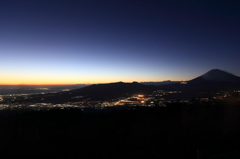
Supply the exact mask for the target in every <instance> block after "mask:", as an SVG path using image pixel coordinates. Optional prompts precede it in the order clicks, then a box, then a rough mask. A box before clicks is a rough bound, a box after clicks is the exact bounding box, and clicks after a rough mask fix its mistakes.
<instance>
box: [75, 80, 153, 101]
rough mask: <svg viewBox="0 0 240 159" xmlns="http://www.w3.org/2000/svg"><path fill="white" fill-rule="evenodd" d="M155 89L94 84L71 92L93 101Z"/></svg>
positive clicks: (137, 85) (119, 84) (151, 87)
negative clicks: (85, 96)
mask: <svg viewBox="0 0 240 159" xmlns="http://www.w3.org/2000/svg"><path fill="white" fill-rule="evenodd" d="M155 89H156V87H154V86H146V85H143V84H140V83H137V82H132V83H123V82H117V83H109V84H94V85H91V86H88V87H84V88H81V89H76V90H73V91H71V93H73V94H82V95H87V96H89V97H90V98H93V99H107V98H118V97H123V96H127V95H132V94H137V93H139V94H142V93H143V94H145V93H151V92H152V91H154V90H155Z"/></svg>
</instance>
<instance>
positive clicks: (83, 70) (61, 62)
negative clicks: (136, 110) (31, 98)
mask: <svg viewBox="0 0 240 159" xmlns="http://www.w3.org/2000/svg"><path fill="white" fill-rule="evenodd" d="M239 7H240V2H238V1H234V0H232V1H229V0H226V1H225V0H181V1H180V0H1V1H0V57H1V58H0V60H1V62H0V84H79V83H108V82H118V81H123V82H132V81H139V82H142V81H163V80H172V81H179V80H190V79H192V78H195V77H197V76H199V75H201V74H204V73H205V72H207V71H209V70H211V69H222V70H225V71H228V72H230V73H233V74H235V75H237V76H240V69H239V68H240V10H239Z"/></svg>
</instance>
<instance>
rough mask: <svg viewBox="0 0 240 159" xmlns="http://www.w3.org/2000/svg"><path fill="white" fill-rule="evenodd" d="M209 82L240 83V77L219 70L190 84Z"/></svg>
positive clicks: (212, 71)
mask: <svg viewBox="0 0 240 159" xmlns="http://www.w3.org/2000/svg"><path fill="white" fill-rule="evenodd" d="M209 81H211V82H230V83H240V77H237V76H235V75H233V74H231V73H228V72H225V71H222V70H219V69H213V70H210V71H208V72H207V73H205V74H203V75H201V76H199V77H197V78H195V79H192V80H190V81H189V83H203V82H209Z"/></svg>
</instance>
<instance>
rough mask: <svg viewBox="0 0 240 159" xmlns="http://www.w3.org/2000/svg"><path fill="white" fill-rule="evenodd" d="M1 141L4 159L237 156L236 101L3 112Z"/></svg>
mask: <svg viewBox="0 0 240 159" xmlns="http://www.w3.org/2000/svg"><path fill="white" fill-rule="evenodd" d="M6 114H7V115H6ZM0 141H1V143H0V158H3V159H7V158H19V157H23V158H25V159H26V158H34V159H38V158H46V157H48V158H49V157H51V158H98V159H99V158H114V159H118V158H140V157H141V158H148V159H152V158H159V159H172V158H174V159H176V158H185V159H197V158H199V159H208V158H210V157H211V158H214V157H215V158H224V155H225V156H226V155H227V158H231V156H232V157H233V158H239V156H240V155H239V154H240V153H239V152H238V151H239V150H240V146H239V143H240V105H239V101H236V100H235V101H234V100H229V101H228V102H227V103H224V102H221V103H219V104H215V105H212V104H207V103H205V104H200V103H195V104H192V105H185V104H172V105H169V106H167V107H166V108H164V107H158V108H157V107H155V108H153V107H152V108H146V107H145V108H144V107H138V108H135V109H131V110H127V109H125V110H124V109H123V110H115V111H111V112H97V111H96V112H82V110H81V109H68V110H66V109H64V110H59V109H55V110H50V111H38V112H24V113H19V112H18V113H16V112H15V113H14V112H11V111H10V112H9V111H5V112H4V111H2V112H1V117H0ZM222 154H223V155H222ZM215 158H214V159H215Z"/></svg>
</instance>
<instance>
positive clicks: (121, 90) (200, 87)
mask: <svg viewBox="0 0 240 159" xmlns="http://www.w3.org/2000/svg"><path fill="white" fill-rule="evenodd" d="M167 83H169V84H166V83H165V84H161V85H157V84H156V85H155V84H154V82H153V84H152V83H151V82H150V83H147V84H146V83H137V82H132V83H123V82H117V83H108V84H94V85H90V86H86V87H83V88H80V89H74V90H71V91H66V92H59V93H51V94H45V95H36V96H35V97H34V98H33V99H34V100H35V101H36V102H40V101H41V102H53V101H54V102H66V101H79V100H80V99H84V100H86V99H91V100H109V99H114V98H119V97H126V96H130V95H133V94H137V93H138V94H139V93H143V94H148V93H152V92H153V91H154V90H171V91H173V90H174V91H181V92H182V94H184V93H185V95H187V96H188V97H189V96H198V94H201V93H204V92H216V91H220V90H234V89H235V90H236V89H240V77H237V76H235V75H233V74H230V73H228V72H225V71H222V70H219V69H213V70H210V71H208V72H207V73H205V74H203V75H201V76H199V77H197V78H195V79H192V80H189V81H186V82H172V81H167ZM149 84H150V85H149ZM42 98H44V101H42ZM79 98H80V99H79Z"/></svg>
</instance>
